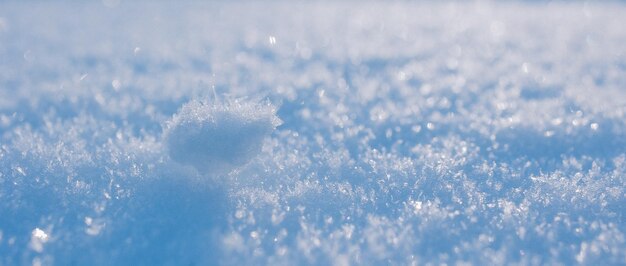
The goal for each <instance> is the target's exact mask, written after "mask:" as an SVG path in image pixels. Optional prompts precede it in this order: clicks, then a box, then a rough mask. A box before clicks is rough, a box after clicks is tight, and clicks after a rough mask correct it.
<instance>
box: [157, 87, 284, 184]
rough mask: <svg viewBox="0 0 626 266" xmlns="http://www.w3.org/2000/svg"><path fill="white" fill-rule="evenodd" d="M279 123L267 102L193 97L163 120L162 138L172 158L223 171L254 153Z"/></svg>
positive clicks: (200, 168)
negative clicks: (168, 119)
mask: <svg viewBox="0 0 626 266" xmlns="http://www.w3.org/2000/svg"><path fill="white" fill-rule="evenodd" d="M280 124H281V121H280V119H279V118H278V117H277V116H276V108H275V107H274V106H273V105H272V104H270V103H258V102H254V101H244V100H239V99H238V100H233V101H226V102H215V103H207V102H202V101H196V100H193V101H191V102H189V103H186V104H185V105H183V107H182V108H181V109H180V110H179V111H178V113H177V114H175V115H174V117H173V118H172V119H171V120H170V121H168V122H167V126H166V129H165V132H164V139H165V143H166V146H167V149H168V151H169V155H170V157H171V158H172V159H173V160H175V161H177V162H180V163H183V164H187V165H191V166H193V167H195V168H196V169H197V170H198V171H199V172H202V173H210V174H223V173H228V172H229V171H231V170H232V169H234V168H236V167H237V166H240V165H243V164H245V163H247V162H249V161H250V160H251V159H252V158H254V157H255V156H257V155H258V154H259V152H260V151H261V147H262V145H263V139H264V138H265V137H266V136H268V135H269V134H270V133H271V132H272V131H273V130H274V129H275V128H276V126H278V125H280Z"/></svg>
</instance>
